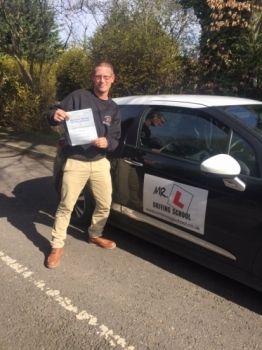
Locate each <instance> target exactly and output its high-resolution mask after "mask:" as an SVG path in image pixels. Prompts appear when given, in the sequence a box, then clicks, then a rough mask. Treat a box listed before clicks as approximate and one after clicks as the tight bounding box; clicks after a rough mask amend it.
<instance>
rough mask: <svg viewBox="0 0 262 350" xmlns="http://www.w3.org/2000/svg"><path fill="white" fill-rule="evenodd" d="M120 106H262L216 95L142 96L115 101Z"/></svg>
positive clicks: (259, 102)
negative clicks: (174, 104)
mask: <svg viewBox="0 0 262 350" xmlns="http://www.w3.org/2000/svg"><path fill="white" fill-rule="evenodd" d="M113 100H114V101H115V102H116V103H117V104H118V105H138V104H141V105H154V104H161V105H167V106H168V105H172V104H173V103H176V105H177V106H187V107H191V108H192V107H193V108H201V107H215V106H218V107H219V106H234V105H252V104H256V105H257V104H261V105H262V102H261V101H256V100H252V99H247V98H241V97H230V96H214V95H182V94H181V95H142V96H126V97H117V98H114V99H113Z"/></svg>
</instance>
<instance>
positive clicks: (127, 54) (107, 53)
mask: <svg viewBox="0 0 262 350" xmlns="http://www.w3.org/2000/svg"><path fill="white" fill-rule="evenodd" d="M167 3H170V1H165V5H167ZM163 4H164V2H163V1H162V2H161V1H159V0H156V1H149V0H142V1H134V0H133V1H131V2H130V1H124V0H122V1H118V0H112V1H111V2H110V3H109V2H108V3H107V5H106V6H104V7H103V11H104V24H103V25H102V26H101V27H100V28H98V29H97V31H96V32H95V35H94V37H93V38H91V39H90V54H91V56H92V58H93V61H99V60H105V59H106V60H109V61H110V62H112V64H113V66H114V68H115V70H116V73H117V80H116V83H115V85H114V88H113V89H112V92H113V93H116V94H117V95H121V94H127V93H128V92H129V93H132V94H135V93H136V94H151V93H160V92H163V91H166V90H167V89H168V88H170V87H171V86H173V87H174V85H175V83H179V82H181V69H180V67H181V55H182V50H181V44H180V42H179V40H178V39H179V36H178V35H177V36H176V35H175V32H176V30H175V29H174V28H175V26H174V18H173V19H171V17H170V9H169V21H167V17H168V16H167V13H168V8H167V7H165V6H163ZM101 10H102V9H101ZM172 13H173V12H172ZM164 15H165V16H164ZM174 17H175V16H174ZM168 29H169V30H168ZM180 29H181V28H180ZM172 30H173V32H172V33H171V31H172ZM182 32H183V30H181V33H182ZM172 34H173V35H172ZM177 34H178V31H177Z"/></svg>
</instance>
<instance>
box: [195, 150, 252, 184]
mask: <svg viewBox="0 0 262 350" xmlns="http://www.w3.org/2000/svg"><path fill="white" fill-rule="evenodd" d="M200 170H201V171H202V173H203V174H205V175H207V176H212V177H213V176H214V177H220V178H222V179H223V181H224V184H225V186H227V187H230V188H232V189H234V190H237V191H244V190H245V188H246V184H245V183H244V182H243V181H242V180H240V179H239V178H238V177H237V176H238V175H239V174H240V171H241V168H240V165H239V163H238V162H237V161H236V160H235V159H234V158H233V157H231V156H230V155H228V154H218V155H216V156H213V157H211V158H208V159H206V160H204V161H203V162H202V163H201V164H200Z"/></svg>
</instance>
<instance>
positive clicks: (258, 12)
mask: <svg viewBox="0 0 262 350" xmlns="http://www.w3.org/2000/svg"><path fill="white" fill-rule="evenodd" d="M180 3H181V4H183V5H184V6H187V7H188V6H191V7H193V8H194V11H195V13H196V15H197V17H198V18H199V22H200V25H201V29H202V32H201V40H200V59H199V67H198V75H199V77H201V78H200V80H199V88H200V89H201V90H202V91H205V92H209V93H214V92H215V93H223V94H238V95H244V96H247V95H251V96H252V95H253V94H254V89H253V86H252V82H253V79H254V78H255V77H257V76H258V75H260V79H262V76H261V72H262V59H261V57H262V56H261V50H262V40H261V39H262V1H261V0H254V1H243V0H242V1H236V0H226V1H224V0H197V1H196V0H180ZM260 81H261V80H260Z"/></svg>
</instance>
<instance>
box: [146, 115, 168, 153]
mask: <svg viewBox="0 0 262 350" xmlns="http://www.w3.org/2000/svg"><path fill="white" fill-rule="evenodd" d="M165 120H166V119H165V117H164V116H163V115H162V114H161V113H159V112H154V111H153V112H150V113H149V114H148V115H147V116H146V119H145V121H144V124H143V126H142V130H141V137H140V138H141V144H142V145H143V146H146V147H149V148H151V147H150V138H151V131H150V129H149V127H150V126H161V125H163V124H164V122H165ZM160 147H161V146H159V148H160ZM152 151H155V152H157V151H158V149H156V148H152Z"/></svg>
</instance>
